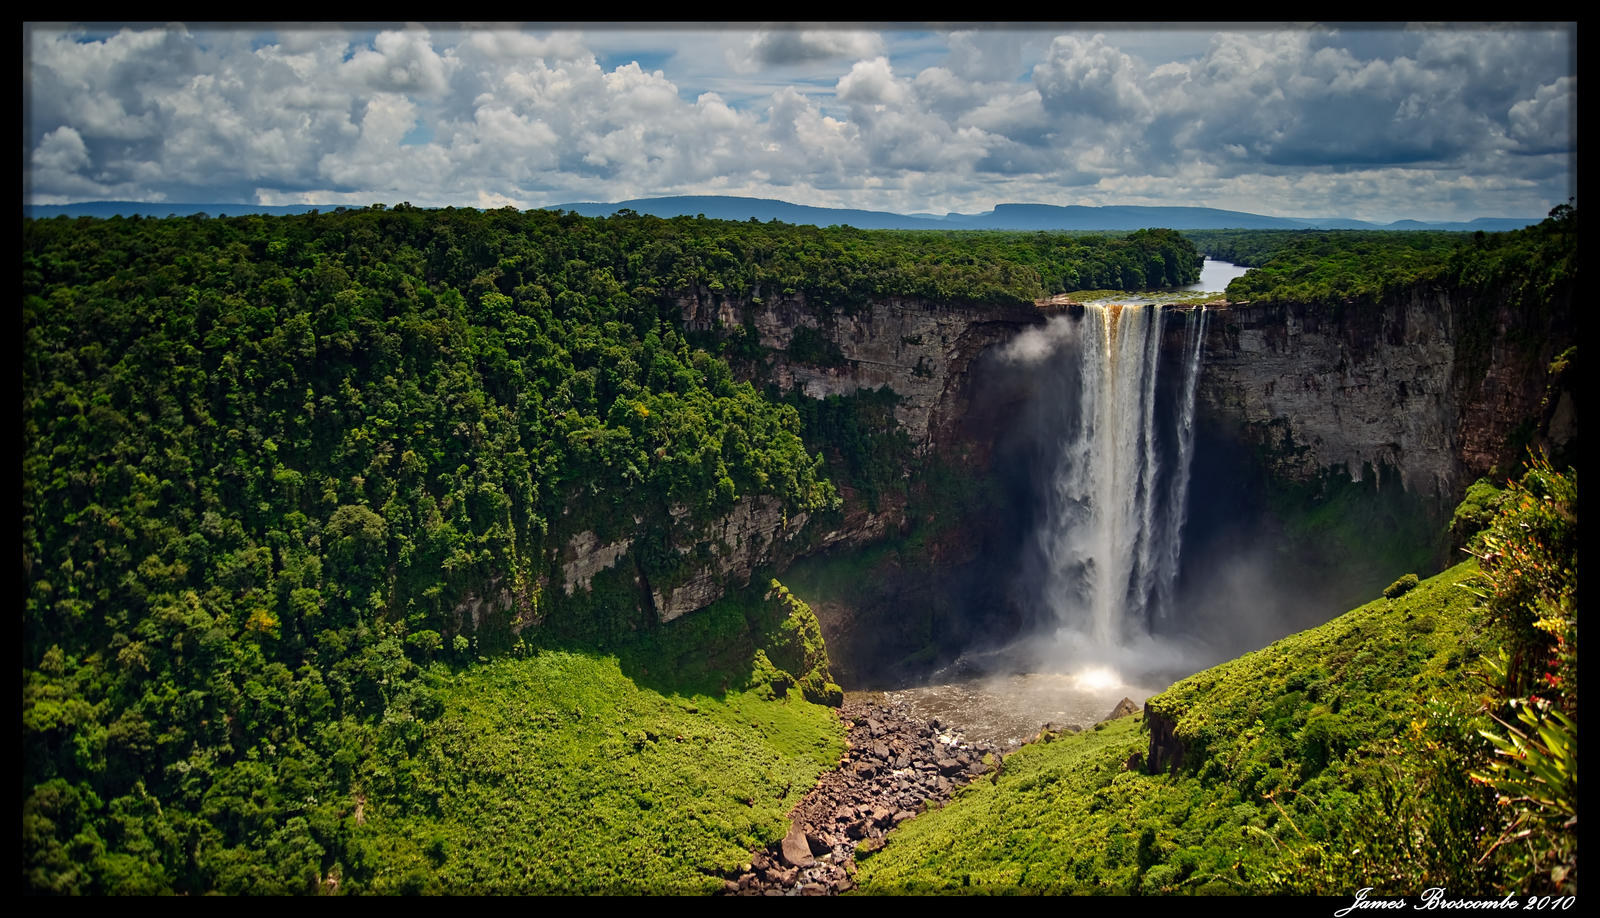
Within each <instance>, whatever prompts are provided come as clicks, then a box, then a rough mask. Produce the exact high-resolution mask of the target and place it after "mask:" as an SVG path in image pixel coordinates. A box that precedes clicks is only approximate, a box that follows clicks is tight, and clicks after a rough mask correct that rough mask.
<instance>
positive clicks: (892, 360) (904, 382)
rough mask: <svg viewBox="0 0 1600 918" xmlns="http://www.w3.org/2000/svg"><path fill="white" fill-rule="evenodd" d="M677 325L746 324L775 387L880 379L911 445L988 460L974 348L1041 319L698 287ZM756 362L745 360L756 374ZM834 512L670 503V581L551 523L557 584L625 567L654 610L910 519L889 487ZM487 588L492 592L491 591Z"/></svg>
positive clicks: (821, 387)
mask: <svg viewBox="0 0 1600 918" xmlns="http://www.w3.org/2000/svg"><path fill="white" fill-rule="evenodd" d="M679 307H680V310H681V312H682V317H683V323H684V325H685V327H687V328H689V329H690V330H694V331H701V332H710V333H713V334H717V335H719V336H726V335H729V334H734V333H738V330H740V329H744V330H745V332H744V333H746V334H748V333H751V332H752V331H753V332H754V334H755V335H756V336H757V340H758V341H759V344H760V345H761V347H762V348H763V349H764V351H763V356H762V358H761V360H760V363H759V370H760V373H761V375H762V376H763V377H764V378H763V379H762V380H761V381H763V382H771V383H775V384H776V385H777V387H778V388H779V390H780V391H791V390H793V389H795V388H799V389H800V390H801V391H803V392H804V393H805V394H806V395H807V396H810V397H812V398H816V399H823V398H826V397H828V396H830V395H849V394H852V393H855V392H857V391H860V390H874V389H878V388H880V387H882V386H888V387H889V388H890V389H892V390H893V391H894V392H895V394H896V395H898V396H899V399H900V400H899V403H898V404H897V405H896V406H895V409H894V417H895V421H896V422H897V423H898V424H899V426H900V427H901V428H902V429H903V430H904V431H905V432H906V434H907V435H908V437H909V438H910V440H911V443H912V445H913V448H914V450H915V451H916V452H917V454H919V455H929V454H938V455H939V456H940V458H942V459H944V460H946V461H949V462H951V463H953V464H955V465H957V466H960V467H966V468H973V467H977V466H981V465H983V464H985V463H987V461H988V455H989V453H988V450H989V448H990V447H991V446H992V439H993V438H992V436H991V434H992V433H993V432H994V431H995V429H996V428H995V426H994V425H992V424H983V423H979V424H974V423H973V420H972V419H971V418H970V417H969V416H968V415H969V412H968V406H969V403H970V400H971V397H972V389H973V387H972V380H971V376H970V373H969V371H970V369H971V366H972V362H973V361H974V360H975V359H976V358H977V357H978V356H979V355H980V354H982V353H983V352H984V351H985V350H986V349H988V348H989V347H991V346H993V345H994V344H997V343H999V342H1001V341H1005V340H1007V339H1009V338H1010V337H1011V336H1013V335H1014V334H1016V332H1017V331H1018V330H1019V329H1020V328H1022V327H1025V326H1026V325H1028V324H1030V323H1033V322H1037V321H1040V317H1039V314H1038V312H1037V311H1036V310H1034V309H1033V307H1031V306H1025V307H984V306H950V305H941V304H936V303H930V302H926V301H920V300H906V299H901V298H886V299H884V300H880V301H873V302H870V303H868V304H866V305H865V306H863V307H861V308H860V309H859V310H856V311H854V312H852V313H844V312H840V311H838V310H831V309H817V308H814V307H813V305H812V304H809V303H807V302H806V299H805V297H804V296H803V295H795V296H789V297H784V296H779V297H772V298H769V299H766V300H759V301H742V300H734V299H729V298H725V297H721V296H713V295H711V294H710V293H709V292H708V291H696V292H694V293H692V294H690V295H688V296H685V297H682V298H680V300H679ZM805 330H809V335H810V343H811V345H812V347H813V349H814V350H816V349H820V351H821V352H822V353H823V354H824V359H821V360H818V359H816V358H815V357H814V356H813V357H812V359H801V358H800V357H797V356H796V355H794V354H792V353H790V351H791V349H796V350H798V348H796V347H795V345H796V335H797V334H799V335H807V334H808V332H807V331H805ZM752 375H754V374H752ZM845 497H846V503H845V507H844V508H843V512H842V513H841V514H838V515H836V516H834V517H831V518H830V519H829V521H828V523H827V524H826V525H820V524H819V525H812V526H810V527H808V526H807V524H808V523H810V522H812V521H811V520H810V519H809V518H808V515H807V514H804V513H801V514H795V515H794V516H792V517H791V516H788V515H787V514H785V512H784V509H783V507H782V505H781V504H780V503H779V502H778V501H776V500H774V499H772V498H769V497H765V496H753V497H748V498H745V499H743V500H740V501H739V502H738V504H737V505H736V506H735V507H734V509H733V510H732V511H730V512H729V513H728V514H726V515H724V516H722V517H719V518H716V519H714V520H710V521H695V520H691V519H689V518H688V517H687V516H686V515H685V514H682V513H679V512H676V511H674V512H673V513H672V514H671V515H672V519H671V521H670V523H669V528H668V532H669V535H668V539H667V541H668V542H669V543H670V545H671V546H672V549H673V550H674V551H676V552H677V554H678V555H679V556H680V559H681V564H680V572H679V573H678V574H677V575H676V576H674V577H673V578H672V580H671V582H670V583H665V584H657V583H651V582H649V580H648V579H647V578H645V577H644V576H643V575H641V574H638V573H637V571H638V566H637V564H636V563H635V559H634V558H633V555H634V554H635V553H636V552H637V551H639V547H638V546H637V545H635V540H634V539H631V538H627V537H623V538H618V539H614V540H612V541H609V542H603V541H602V540H601V539H600V538H599V537H598V536H597V535H596V533H594V532H593V531H590V530H584V531H580V532H573V533H561V534H559V535H558V538H557V542H556V546H555V549H554V557H555V564H554V565H553V572H554V573H555V579H557V580H558V581H559V582H557V583H555V584H553V588H555V589H559V590H560V591H561V595H562V596H572V595H573V594H575V593H578V592H580V591H588V590H590V589H592V583H593V581H594V578H595V577H596V576H597V575H599V574H601V573H603V572H608V571H614V570H618V569H620V570H622V571H625V572H631V573H629V574H628V579H629V580H631V582H632V584H633V587H632V588H633V589H636V590H637V591H638V594H639V603H640V607H641V608H645V609H649V610H651V611H653V613H654V617H655V618H656V619H657V620H659V621H662V622H666V621H671V620H673V619H675V618H678V617H679V616H681V615H683V614H685V613H687V612H692V611H694V610H696V609H700V608H703V607H705V606H707V605H709V604H711V603H712V602H715V601H716V600H717V599H719V598H721V597H722V596H723V595H724V594H725V593H726V592H727V591H728V590H731V589H737V588H740V587H743V586H745V585H747V584H748V583H749V582H750V578H751V575H752V574H753V572H754V571H755V570H757V569H758V568H761V567H763V566H766V565H774V564H775V565H778V566H780V567H781V566H782V565H784V564H786V563H787V562H788V561H789V560H791V559H792V558H794V557H795V556H796V555H797V554H799V553H801V552H805V551H811V550H820V549H823V548H828V547H832V546H836V545H861V544H865V543H868V542H871V541H874V540H876V539H878V538H881V537H882V536H884V535H886V534H887V533H889V532H891V531H895V530H898V529H899V528H901V527H902V526H904V525H905V523H906V518H905V514H906V507H905V502H904V500H903V498H900V497H898V496H895V495H888V496H886V497H885V498H884V499H881V500H879V502H878V505H877V509H876V510H872V509H869V508H868V507H867V506H865V505H864V504H863V503H862V502H860V501H857V500H853V499H851V498H852V495H851V494H849V493H846V495H845ZM490 601H491V602H492V601H493V600H492V599H491V600H490Z"/></svg>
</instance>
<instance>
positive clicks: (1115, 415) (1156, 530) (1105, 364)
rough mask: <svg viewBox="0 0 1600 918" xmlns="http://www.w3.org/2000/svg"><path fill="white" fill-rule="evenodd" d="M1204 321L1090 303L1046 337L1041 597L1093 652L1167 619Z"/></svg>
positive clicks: (1202, 316)
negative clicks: (1168, 337) (1162, 380)
mask: <svg viewBox="0 0 1600 918" xmlns="http://www.w3.org/2000/svg"><path fill="white" fill-rule="evenodd" d="M1169 315H1170V316H1172V317H1173V319H1174V320H1177V319H1178V318H1179V317H1181V318H1182V319H1183V320H1184V321H1185V329H1184V346H1183V351H1182V354H1181V358H1180V360H1179V361H1177V363H1178V368H1179V371H1180V376H1179V378H1178V379H1176V380H1175V381H1171V382H1168V384H1167V385H1166V386H1165V387H1162V386H1158V376H1159V375H1160V374H1159V370H1160V367H1161V364H1162V359H1161V357H1162V354H1161V342H1162V336H1163V331H1164V326H1165V323H1166V322H1167V321H1168V317H1169ZM1206 318H1207V317H1206V312H1205V310H1204V308H1197V309H1194V310H1192V311H1183V310H1169V309H1163V308H1162V307H1160V306H1156V305H1129V306H1097V305H1091V306H1086V307H1084V312H1083V316H1082V318H1081V320H1078V321H1076V322H1073V321H1072V320H1070V319H1067V318H1064V317H1063V318H1059V319H1056V320H1052V321H1053V322H1057V323H1070V324H1069V325H1067V326H1057V330H1056V331H1055V333H1054V335H1053V336H1052V337H1051V338H1050V342H1051V346H1050V348H1049V350H1050V354H1049V356H1050V358H1051V359H1050V360H1049V363H1048V364H1047V366H1048V367H1049V368H1050V369H1049V371H1048V372H1046V373H1044V374H1042V376H1043V378H1042V381H1041V384H1042V385H1043V386H1045V388H1046V390H1047V391H1046V392H1045V393H1043V394H1042V396H1041V397H1042V399H1043V401H1044V402H1045V405H1044V406H1042V408H1041V410H1042V411H1043V416H1042V417H1041V421H1042V422H1043V423H1042V425H1041V429H1042V430H1045V431H1047V432H1048V433H1047V434H1046V435H1044V436H1042V437H1041V440H1040V447H1041V448H1042V449H1044V450H1045V451H1046V453H1047V455H1046V456H1043V457H1041V459H1042V461H1041V462H1040V466H1041V471H1043V472H1044V473H1045V479H1046V480H1045V481H1044V482H1043V486H1042V489H1041V494H1040V497H1041V501H1042V508H1041V511H1042V512H1041V520H1040V525H1039V528H1038V530H1037V532H1036V533H1035V548H1036V549H1037V551H1038V554H1039V558H1038V564H1037V567H1036V571H1037V573H1038V574H1039V580H1040V582H1039V584H1038V586H1039V592H1038V596H1039V599H1040V601H1041V602H1042V604H1043V605H1044V606H1045V608H1046V610H1047V611H1048V612H1049V613H1051V614H1052V615H1053V617H1054V620H1055V621H1056V622H1057V624H1058V625H1060V626H1061V627H1062V628H1064V629H1067V630H1070V631H1072V632H1075V633H1076V634H1078V635H1080V636H1081V638H1084V639H1087V640H1088V641H1089V642H1090V643H1092V644H1094V645H1096V646H1101V647H1111V646H1119V645H1122V644H1124V643H1126V642H1127V641H1128V640H1129V639H1131V638H1133V637H1136V636H1138V635H1143V634H1150V633H1152V631H1153V629H1154V628H1155V627H1156V626H1157V625H1158V624H1159V623H1160V622H1161V621H1162V620H1164V619H1166V618H1168V617H1169V616H1170V615H1171V613H1172V607H1173V603H1174V595H1173V594H1174V588H1175V585H1176V583H1177V577H1178V569H1179V562H1180V559H1181V544H1182V530H1183V525H1184V522H1185V515H1186V514H1185V504H1186V502H1187V500H1188V493H1189V461H1190V456H1191V454H1192V453H1193V450H1194V402H1195V388H1196V380H1197V379H1198V377H1199V371H1200V355H1201V350H1202V347H1203V344H1204V335H1205V325H1206ZM1035 350H1036V351H1037V350H1039V348H1038V346H1035ZM1019 352H1020V351H1019ZM1172 362H1173V361H1171V360H1170V358H1169V361H1168V363H1169V365H1171V363H1172ZM1173 382H1175V384H1173Z"/></svg>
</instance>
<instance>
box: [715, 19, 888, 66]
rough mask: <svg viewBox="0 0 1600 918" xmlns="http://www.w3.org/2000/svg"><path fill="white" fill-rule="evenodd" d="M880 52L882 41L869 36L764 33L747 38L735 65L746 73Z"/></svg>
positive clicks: (799, 31)
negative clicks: (747, 41)
mask: <svg viewBox="0 0 1600 918" xmlns="http://www.w3.org/2000/svg"><path fill="white" fill-rule="evenodd" d="M883 52H884V44H883V39H882V38H881V37H880V36H878V35H876V34H874V33H871V32H847V31H837V30H832V29H766V30H762V31H760V32H757V33H756V34H754V35H752V36H750V41H749V43H748V44H747V45H746V46H745V48H744V53H743V54H742V55H738V56H737V57H736V58H735V60H734V63H735V65H736V66H738V67H739V68H740V69H742V70H745V71H749V70H755V69H759V68H762V67H784V66H789V65H793V64H808V63H813V62H817V61H835V60H860V59H861V58H866V57H875V56H877V55H880V54H882V53H883Z"/></svg>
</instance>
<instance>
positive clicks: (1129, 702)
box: [1106, 698, 1141, 720]
mask: <svg viewBox="0 0 1600 918" xmlns="http://www.w3.org/2000/svg"><path fill="white" fill-rule="evenodd" d="M1140 710H1141V709H1140V707H1139V706H1138V705H1136V704H1134V703H1133V699H1132V698H1124V699H1122V700H1121V701H1119V702H1117V706H1116V707H1114V708H1112V709H1111V713H1110V714H1107V715H1106V720H1116V719H1118V718H1121V717H1127V716H1128V715H1130V714H1138V713H1139V712H1140Z"/></svg>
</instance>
